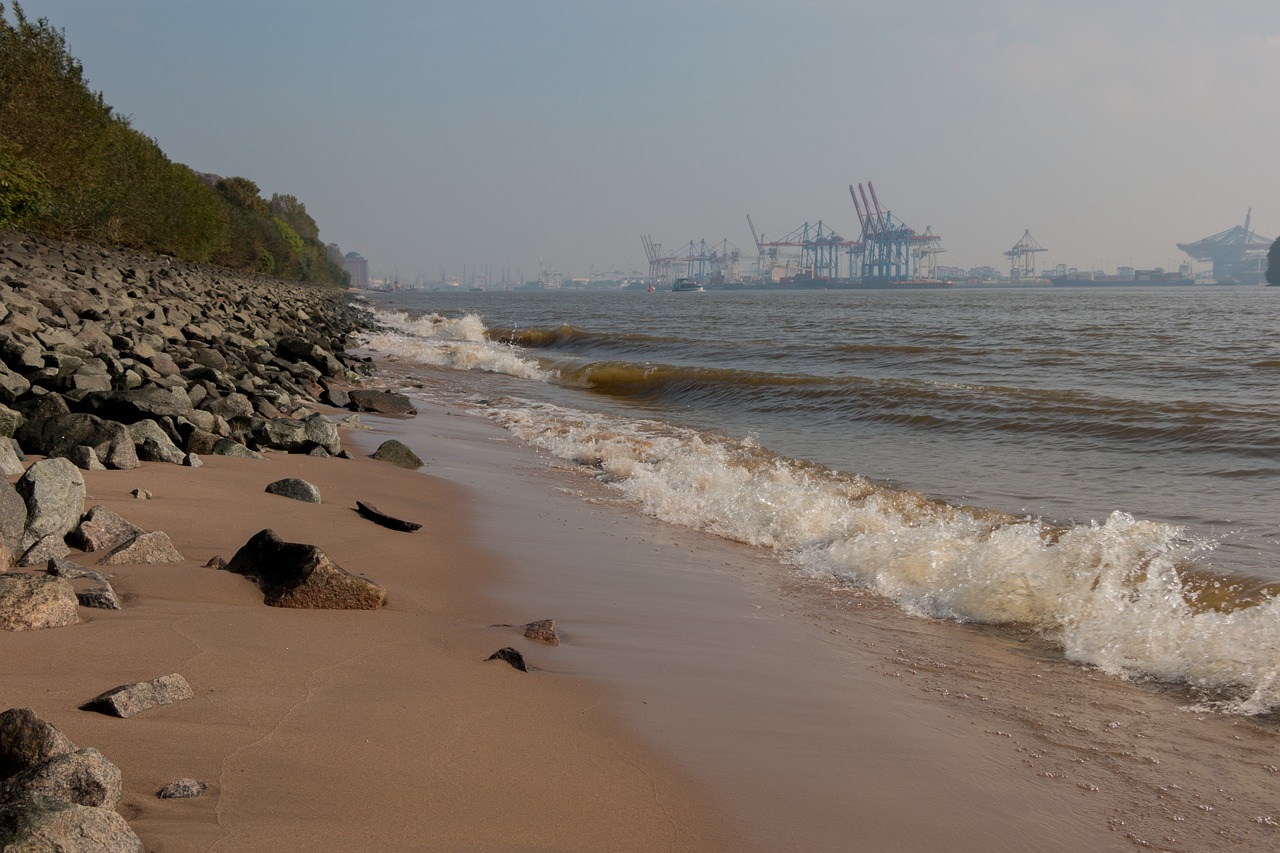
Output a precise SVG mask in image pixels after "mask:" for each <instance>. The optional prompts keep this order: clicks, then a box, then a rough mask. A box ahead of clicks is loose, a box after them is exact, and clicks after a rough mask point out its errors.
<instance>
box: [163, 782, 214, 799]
mask: <svg viewBox="0 0 1280 853" xmlns="http://www.w3.org/2000/svg"><path fill="white" fill-rule="evenodd" d="M207 790H209V786H208V785H207V784H205V783H204V782H201V781H200V780H199V779H174V780H173V781H172V782H170V783H169V784H168V785H165V786H164V787H163V788H161V789H160V790H159V791H156V796H157V797H159V798H160V799H162V800H181V799H188V798H190V797H198V796H200V795H201V794H203V793H204V792H205V791H207Z"/></svg>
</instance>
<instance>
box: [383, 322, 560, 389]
mask: <svg viewBox="0 0 1280 853" xmlns="http://www.w3.org/2000/svg"><path fill="white" fill-rule="evenodd" d="M373 314H374V318H375V319H376V320H377V322H378V324H379V325H380V329H379V330H377V331H374V332H370V333H368V334H367V335H366V336H365V337H364V338H363V339H362V341H361V344H362V346H365V347H367V348H368V349H370V350H372V351H375V352H380V353H385V354H387V355H392V356H396V357H398V358H403V359H408V360H410V361H415V362H417V363H419V364H431V365H436V366H438V367H448V368H453V369H455V370H482V371H487V372H489V373H504V374H506V375H508V376H515V377H518V378H521V379H536V380H540V381H546V380H547V379H548V378H549V374H548V373H547V372H546V371H544V370H543V369H542V368H540V367H539V366H538V365H537V363H536V362H534V361H531V360H529V359H527V358H522V357H521V355H520V353H519V351H518V350H517V349H516V348H515V347H512V346H509V345H505V344H499V343H494V342H492V341H490V340H489V339H488V338H487V337H486V329H485V325H484V322H483V321H482V320H481V319H480V318H479V317H477V316H476V315H474V314H467V315H465V316H462V317H455V318H448V317H442V316H441V315H439V314H428V315H426V316H422V317H411V316H409V315H408V314H405V313H404V312H400V311H378V310H375V311H374V312H373Z"/></svg>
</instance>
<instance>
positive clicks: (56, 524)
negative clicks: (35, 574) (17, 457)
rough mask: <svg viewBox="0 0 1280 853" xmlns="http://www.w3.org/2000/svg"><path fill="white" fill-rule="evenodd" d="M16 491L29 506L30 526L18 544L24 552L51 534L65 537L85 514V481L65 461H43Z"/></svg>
mask: <svg viewBox="0 0 1280 853" xmlns="http://www.w3.org/2000/svg"><path fill="white" fill-rule="evenodd" d="M16 488H17V491H18V494H19V495H20V496H21V497H22V499H23V501H24V502H25V503H26V506H27V524H26V527H25V529H24V530H23V532H22V537H21V539H20V541H19V543H18V546H19V548H21V549H22V550H23V551H25V550H26V549H27V548H30V547H31V546H32V545H33V544H35V542H36V540H38V539H40V538H42V537H44V536H48V535H50V534H53V535H56V536H66V535H67V534H68V533H70V532H71V531H72V530H75V529H76V525H77V524H79V523H80V514H81V513H83V512H84V498H85V488H84V477H82V476H81V475H80V471H79V469H77V468H76V466H75V465H73V464H72V463H71V462H70V461H68V460H66V459H41V460H40V461H39V462H34V463H32V464H31V466H30V467H29V468H27V470H26V472H25V473H24V474H23V475H22V477H21V478H19V480H18V482H17V484H16Z"/></svg>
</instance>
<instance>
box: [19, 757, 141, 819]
mask: <svg viewBox="0 0 1280 853" xmlns="http://www.w3.org/2000/svg"><path fill="white" fill-rule="evenodd" d="M23 797H41V798H46V799H51V800H60V801H62V802H64V803H74V804H76V805H80V806H101V807H102V808H107V809H113V808H115V807H116V803H118V802H120V768H118V767H116V766H115V765H114V764H112V763H111V762H110V761H108V760H107V758H106V756H104V755H103V754H102V753H101V752H98V750H96V749H94V748H93V747H86V748H84V749H77V750H76V751H74V752H64V753H62V754H60V755H55V756H53V757H52V758H49V759H47V760H46V761H43V762H41V763H40V764H37V765H35V766H34V767H31V768H28V769H27V770H24V771H22V772H21V773H16V774H14V775H13V776H10V777H9V778H8V779H5V780H4V782H3V783H0V802H11V801H13V800H17V799H21V798H23Z"/></svg>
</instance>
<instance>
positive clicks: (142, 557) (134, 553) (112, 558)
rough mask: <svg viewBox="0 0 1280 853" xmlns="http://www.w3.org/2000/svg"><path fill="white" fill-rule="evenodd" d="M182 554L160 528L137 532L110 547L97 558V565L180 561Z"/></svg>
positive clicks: (151, 563)
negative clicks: (130, 537) (127, 539)
mask: <svg viewBox="0 0 1280 853" xmlns="http://www.w3.org/2000/svg"><path fill="white" fill-rule="evenodd" d="M182 559H183V558H182V555H181V554H179V553H178V549H177V548H175V547H173V542H171V541H170V540H169V534H167V533H165V532H164V531H162V530H155V531H152V532H151V533H139V534H138V535H137V536H135V537H133V538H132V539H130V540H129V541H128V542H124V543H122V544H120V545H117V546H116V547H114V548H112V549H111V550H110V551H109V552H108V553H107V555H106V556H105V557H103V558H102V559H101V560H98V565H99V566H123V565H154V564H156V563H181V562H182Z"/></svg>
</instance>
